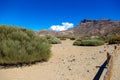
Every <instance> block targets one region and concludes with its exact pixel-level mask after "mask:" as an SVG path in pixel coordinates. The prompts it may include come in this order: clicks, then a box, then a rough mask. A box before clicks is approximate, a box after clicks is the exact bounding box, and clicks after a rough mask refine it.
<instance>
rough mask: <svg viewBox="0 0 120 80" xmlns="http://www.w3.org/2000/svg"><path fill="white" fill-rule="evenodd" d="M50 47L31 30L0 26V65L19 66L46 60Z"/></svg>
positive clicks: (49, 53)
mask: <svg viewBox="0 0 120 80" xmlns="http://www.w3.org/2000/svg"><path fill="white" fill-rule="evenodd" d="M50 48H51V45H50V44H49V43H48V41H47V39H45V38H42V37H37V36H36V35H35V33H34V32H33V31H32V30H27V29H24V28H18V27H14V26H6V25H0V64H21V63H32V62H36V61H43V60H45V61H46V60H48V59H49V58H50V55H51V50H50Z"/></svg>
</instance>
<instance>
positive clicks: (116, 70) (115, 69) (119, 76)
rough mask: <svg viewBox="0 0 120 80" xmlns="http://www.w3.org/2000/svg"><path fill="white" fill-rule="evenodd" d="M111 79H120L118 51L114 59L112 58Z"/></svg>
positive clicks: (119, 56)
mask: <svg viewBox="0 0 120 80" xmlns="http://www.w3.org/2000/svg"><path fill="white" fill-rule="evenodd" d="M112 80H120V52H119V53H118V56H117V57H116V59H114V66H113V76H112Z"/></svg>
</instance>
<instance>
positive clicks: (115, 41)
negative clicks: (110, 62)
mask: <svg viewBox="0 0 120 80" xmlns="http://www.w3.org/2000/svg"><path fill="white" fill-rule="evenodd" d="M108 43H109V44H120V36H114V37H111V38H109V40H108Z"/></svg>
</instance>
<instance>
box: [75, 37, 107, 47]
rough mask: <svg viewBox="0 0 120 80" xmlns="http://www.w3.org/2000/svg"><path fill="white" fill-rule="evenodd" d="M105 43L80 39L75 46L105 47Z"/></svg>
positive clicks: (97, 40)
mask: <svg viewBox="0 0 120 80" xmlns="http://www.w3.org/2000/svg"><path fill="white" fill-rule="evenodd" d="M104 43H105V42H104V41H103V40H99V39H78V40H76V41H75V42H74V43H73V45H77V46H100V45H103V44H104Z"/></svg>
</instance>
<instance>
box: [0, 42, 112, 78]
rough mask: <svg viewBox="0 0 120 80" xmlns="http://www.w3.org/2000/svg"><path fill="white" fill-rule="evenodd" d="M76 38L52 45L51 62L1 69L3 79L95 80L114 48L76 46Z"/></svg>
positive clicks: (0, 74) (0, 75)
mask: <svg viewBox="0 0 120 80" xmlns="http://www.w3.org/2000/svg"><path fill="white" fill-rule="evenodd" d="M72 43H73V41H70V40H66V41H63V42H62V44H55V45H53V46H52V57H51V58H50V60H49V61H48V62H43V63H37V64H35V65H31V66H25V67H18V68H17V67H13V68H7V69H5V68H3V69H2V68H1V69H0V80H93V78H94V77H95V75H96V73H97V72H98V70H99V67H98V66H101V65H102V64H103V62H104V61H105V60H106V52H107V50H108V51H110V52H111V51H112V49H110V48H112V47H107V46H106V45H103V46H97V47H85V46H83V47H82V46H73V45H72Z"/></svg>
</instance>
